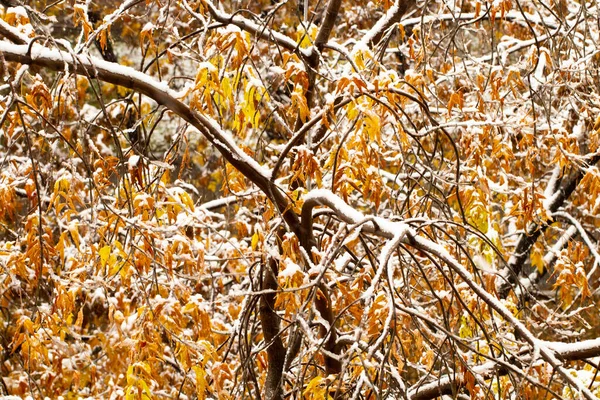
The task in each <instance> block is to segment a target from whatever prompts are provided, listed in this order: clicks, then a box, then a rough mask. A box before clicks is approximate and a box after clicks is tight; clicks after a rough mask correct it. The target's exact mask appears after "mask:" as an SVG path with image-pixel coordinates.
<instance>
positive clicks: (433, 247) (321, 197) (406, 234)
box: [301, 189, 596, 400]
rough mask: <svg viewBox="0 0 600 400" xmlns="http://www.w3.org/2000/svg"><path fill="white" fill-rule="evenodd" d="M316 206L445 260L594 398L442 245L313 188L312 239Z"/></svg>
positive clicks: (306, 225) (307, 226)
mask: <svg viewBox="0 0 600 400" xmlns="http://www.w3.org/2000/svg"><path fill="white" fill-rule="evenodd" d="M317 205H326V206H328V207H329V208H331V209H332V210H333V211H334V212H335V213H336V214H337V216H338V218H340V219H341V220H342V221H344V222H346V223H351V224H363V230H368V231H371V232H372V233H374V234H376V235H379V236H383V237H386V238H388V239H391V238H394V237H397V236H398V235H402V243H404V244H406V245H408V246H411V247H414V248H416V249H419V250H421V251H423V252H425V253H427V254H430V255H432V256H435V257H436V258H439V259H440V260H442V261H444V263H445V264H446V265H448V266H449V267H450V268H451V269H452V270H453V271H454V272H455V273H456V274H457V275H458V276H460V277H461V279H462V280H463V282H465V283H466V284H467V285H468V286H469V287H470V288H471V290H472V291H473V293H475V295H476V296H477V297H479V298H480V299H481V300H482V301H483V302H485V303H486V304H487V305H488V306H489V307H490V308H491V309H492V310H494V311H496V312H497V313H498V314H499V315H500V316H501V317H502V318H503V319H504V320H505V321H507V322H508V323H509V324H510V325H511V326H512V327H513V329H514V330H515V332H516V333H518V334H519V335H520V337H522V338H523V339H524V340H525V341H526V342H527V343H528V344H529V345H530V346H531V349H537V350H538V351H539V354H540V356H541V358H542V359H544V360H545V361H546V362H547V363H548V364H549V365H550V366H552V367H553V368H554V369H555V370H556V371H557V372H558V373H559V374H560V375H561V376H562V378H563V379H564V380H565V382H567V383H569V384H570V385H572V386H573V387H575V388H577V390H579V391H581V393H582V394H583V396H584V397H585V398H586V399H588V400H593V399H596V396H594V394H592V392H591V391H590V390H589V389H588V388H587V387H586V386H585V385H584V384H583V383H582V382H581V381H580V380H579V379H576V378H574V377H573V376H572V375H571V374H570V373H569V372H568V371H567V370H566V369H565V368H564V367H563V365H562V362H561V361H560V360H559V358H558V354H557V351H555V349H553V348H552V347H549V346H548V345H547V343H546V342H543V341H541V340H539V339H538V338H536V337H535V336H534V335H533V334H532V333H531V331H529V329H527V327H526V326H525V325H524V324H523V323H522V322H521V321H520V320H519V319H518V318H516V317H515V316H514V315H513V314H512V312H511V311H510V310H509V309H508V308H506V306H504V304H502V303H501V302H499V301H498V300H497V299H496V298H495V297H494V296H492V295H491V294H490V293H489V292H487V291H486V290H485V289H484V288H483V287H482V286H481V285H479V284H478V283H477V281H476V280H475V278H474V277H473V275H472V274H471V273H470V272H469V271H468V270H467V269H466V268H465V267H463V266H462V265H461V264H460V263H459V262H458V261H457V260H456V259H455V258H454V257H453V256H452V255H450V253H449V252H448V251H447V250H446V249H445V248H444V247H443V246H440V245H438V244H436V243H434V242H432V241H431V240H429V239H426V238H424V237H422V236H419V235H416V234H415V232H414V231H413V230H412V229H410V228H409V227H408V226H407V225H406V224H404V223H402V222H393V221H389V220H387V219H385V218H380V217H374V216H371V217H365V216H364V215H363V214H362V213H361V212H359V211H357V210H355V209H353V208H352V207H350V206H349V205H347V204H346V203H344V201H343V200H342V199H340V198H339V197H338V196H336V195H334V194H333V193H332V192H330V191H329V190H323V189H320V190H314V191H312V192H311V193H309V194H308V195H307V196H306V198H305V202H304V205H303V207H302V214H301V216H302V231H303V233H304V234H306V235H307V237H308V238H309V240H311V238H313V234H312V218H309V216H310V217H312V210H313V208H314V207H315V206H317ZM365 221H367V222H365Z"/></svg>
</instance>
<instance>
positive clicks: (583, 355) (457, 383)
mask: <svg viewBox="0 0 600 400" xmlns="http://www.w3.org/2000/svg"><path fill="white" fill-rule="evenodd" d="M544 343H545V345H546V346H547V347H548V348H550V349H552V350H553V351H555V353H556V354H557V356H558V357H559V358H560V359H561V360H564V361H579V360H586V359H588V358H592V357H598V356H600V339H593V340H586V341H583V342H579V343H556V342H544ZM531 361H532V360H531V357H530V356H526V357H523V358H521V359H520V362H521V363H522V364H527V363H530V362H531ZM510 372H511V370H510V369H509V368H507V367H506V366H505V365H500V364H498V363H497V362H494V361H489V362H487V363H485V364H483V365H480V366H476V367H474V368H473V369H472V373H473V374H477V375H479V376H480V377H481V379H484V380H488V379H492V378H493V377H495V376H499V375H507V374H508V373H510ZM465 378H466V377H465V376H464V375H444V376H442V377H440V378H439V379H437V380H435V381H433V382H429V383H425V384H422V385H419V386H415V387H413V388H411V389H410V390H409V391H408V399H409V400H431V399H435V398H437V397H440V396H443V395H451V394H454V393H456V391H457V389H459V388H462V387H465V386H466V385H467V380H466V379H465Z"/></svg>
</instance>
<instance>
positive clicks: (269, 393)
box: [259, 258, 285, 400]
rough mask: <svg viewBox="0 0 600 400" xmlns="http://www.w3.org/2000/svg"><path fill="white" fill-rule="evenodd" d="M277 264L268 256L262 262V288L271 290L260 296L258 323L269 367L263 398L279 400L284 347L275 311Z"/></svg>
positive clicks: (280, 396)
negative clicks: (263, 262)
mask: <svg viewBox="0 0 600 400" xmlns="http://www.w3.org/2000/svg"><path fill="white" fill-rule="evenodd" d="M277 273H278V265H277V261H275V259H274V258H269V259H268V261H267V263H265V264H263V271H262V279H263V281H262V290H271V291H272V292H271V293H267V294H263V295H261V297H260V308H259V314H260V323H261V325H262V330H263V335H264V338H265V343H266V344H267V345H268V347H267V358H268V361H269V367H268V368H269V369H268V370H267V379H266V382H265V398H266V399H267V400H279V399H281V398H282V394H281V378H282V375H283V365H284V362H285V348H284V347H283V342H282V340H281V336H280V334H279V316H278V315H277V313H276V312H275V309H274V306H275V293H274V292H275V291H276V290H277Z"/></svg>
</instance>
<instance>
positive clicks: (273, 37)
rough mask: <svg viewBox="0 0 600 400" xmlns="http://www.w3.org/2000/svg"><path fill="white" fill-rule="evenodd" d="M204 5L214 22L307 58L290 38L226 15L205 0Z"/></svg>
mask: <svg viewBox="0 0 600 400" xmlns="http://www.w3.org/2000/svg"><path fill="white" fill-rule="evenodd" d="M204 4H206V6H207V7H208V11H209V12H210V15H211V16H212V17H213V18H214V19H215V20H216V21H218V22H221V23H223V24H232V25H235V26H237V27H238V28H240V29H241V30H243V31H246V32H249V33H251V34H253V35H255V36H257V37H259V38H261V39H265V40H268V41H271V42H275V43H276V44H278V45H279V46H281V47H283V48H285V49H287V50H289V51H292V52H299V53H300V54H302V55H303V56H305V57H307V56H308V53H307V52H306V50H303V49H301V48H300V47H299V45H298V43H296V41H294V40H293V39H292V38H290V37H288V36H286V35H283V34H281V33H279V32H276V31H274V30H272V29H270V28H269V27H267V26H260V25H257V24H255V23H254V22H252V21H250V20H248V19H246V18H244V17H241V16H240V15H231V14H227V13H226V12H224V11H219V10H218V9H217V7H216V6H215V5H214V4H213V3H212V2H211V1H210V0H205V1H204Z"/></svg>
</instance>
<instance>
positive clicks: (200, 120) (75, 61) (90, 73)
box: [0, 42, 299, 233]
mask: <svg viewBox="0 0 600 400" xmlns="http://www.w3.org/2000/svg"><path fill="white" fill-rule="evenodd" d="M0 52H1V53H2V54H3V55H4V58H5V59H6V61H12V62H19V63H21V64H28V65H37V66H41V67H45V68H49V69H52V70H55V71H61V70H65V69H70V70H72V71H74V72H76V73H78V74H82V75H85V76H87V77H89V78H96V79H99V80H102V81H104V82H108V83H112V84H114V85H119V86H123V87H126V88H129V89H132V90H134V91H136V92H139V93H142V94H144V95H146V96H148V97H150V98H151V99H153V100H154V101H156V102H157V103H158V104H161V105H163V106H165V107H166V108H168V109H169V110H170V111H172V112H174V113H175V114H177V115H178V116H180V117H181V118H183V119H184V120H185V121H187V122H188V123H190V124H191V125H192V126H194V127H195V128H196V129H198V130H199V131H200V132H201V133H202V134H203V135H204V136H205V137H206V138H207V139H208V140H209V141H210V142H211V143H212V145H213V146H215V148H216V149H217V150H218V151H219V152H220V153H221V155H222V156H223V157H224V158H225V159H226V160H227V161H228V162H229V163H230V164H231V165H232V166H233V167H234V168H236V169H237V170H238V171H240V172H241V173H242V174H243V175H244V176H245V177H246V178H248V179H249V180H250V181H251V182H252V183H254V184H255V185H256V186H258V187H259V188H260V189H261V190H262V191H263V192H264V193H265V194H266V195H267V197H268V198H269V199H270V200H271V201H272V202H273V203H274V204H275V205H276V207H277V208H278V209H279V210H280V211H281V212H282V213H283V216H284V218H285V220H286V222H287V223H288V225H289V226H290V228H291V229H292V231H294V232H296V233H299V232H298V231H297V229H298V226H299V221H298V216H297V215H296V214H295V213H294V212H293V211H292V210H291V209H290V207H289V206H288V205H289V201H288V199H287V198H286V197H285V196H284V195H283V194H282V193H281V192H280V191H279V190H270V185H271V183H270V177H271V171H270V170H268V169H265V168H263V167H262V166H261V165H259V164H258V163H257V162H256V161H255V160H254V159H253V158H251V157H249V156H248V155H247V154H246V153H244V152H243V151H242V150H241V149H240V148H239V147H238V146H237V145H236V144H235V141H234V139H233V138H232V137H231V135H230V134H229V133H228V132H226V131H224V130H222V129H221V127H220V126H219V125H218V124H217V123H216V122H215V121H214V120H213V119H212V118H210V117H208V116H206V115H203V114H201V113H199V112H197V111H195V110H193V109H191V108H190V107H189V106H187V105H186V104H185V103H183V102H182V101H181V100H179V99H178V98H177V97H178V96H179V95H178V94H177V93H176V92H175V91H173V90H172V89H170V88H169V86H168V85H167V84H166V83H164V82H158V81H156V80H155V79H154V78H152V77H151V76H149V75H147V74H145V73H143V72H139V71H136V70H134V69H133V68H129V67H125V66H122V65H119V64H116V63H112V62H108V61H104V60H101V59H98V58H96V57H91V56H80V57H77V56H74V55H72V54H70V53H67V52H64V51H60V50H54V49H49V48H46V47H44V46H41V45H39V44H33V45H32V46H28V45H15V44H10V43H6V42H0Z"/></svg>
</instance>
